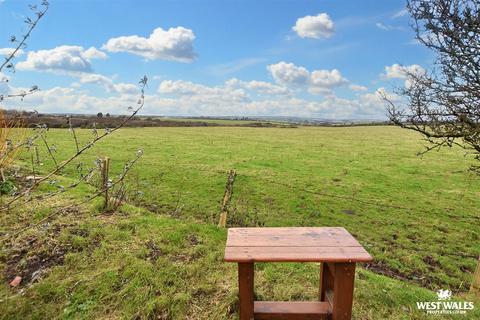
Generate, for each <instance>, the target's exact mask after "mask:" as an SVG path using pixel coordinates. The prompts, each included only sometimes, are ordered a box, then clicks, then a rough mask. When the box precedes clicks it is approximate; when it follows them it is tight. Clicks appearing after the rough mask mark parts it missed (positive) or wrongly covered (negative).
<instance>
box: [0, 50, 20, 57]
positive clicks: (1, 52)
mask: <svg viewBox="0 0 480 320" xmlns="http://www.w3.org/2000/svg"><path fill="white" fill-rule="evenodd" d="M14 50H15V48H0V56H5V57H8V56H9V55H11V54H12V53H13V51H14ZM24 53H25V52H24V51H23V50H22V49H18V50H17V53H16V54H15V57H19V56H21V55H22V54H24Z"/></svg>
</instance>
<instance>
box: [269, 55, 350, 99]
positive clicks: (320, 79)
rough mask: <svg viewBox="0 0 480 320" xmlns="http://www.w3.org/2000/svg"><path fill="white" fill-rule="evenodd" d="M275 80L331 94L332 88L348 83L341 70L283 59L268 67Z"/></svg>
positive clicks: (318, 92) (314, 91) (313, 92)
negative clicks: (301, 64) (297, 64)
mask: <svg viewBox="0 0 480 320" xmlns="http://www.w3.org/2000/svg"><path fill="white" fill-rule="evenodd" d="M267 69H268V71H270V74H271V75H272V77H273V79H274V80H275V82H277V83H278V84H281V85H283V86H294V87H296V88H302V87H306V88H307V89H308V91H309V92H310V93H312V94H322V95H331V94H332V89H333V88H335V87H339V86H341V85H344V84H346V83H348V80H347V79H345V78H344V77H343V76H342V74H341V73H340V71H338V70H337V69H333V70H313V71H312V72H310V71H308V70H307V69H306V68H304V67H300V66H296V65H294V64H293V63H286V62H284V61H281V62H279V63H276V64H271V65H269V66H268V67H267Z"/></svg>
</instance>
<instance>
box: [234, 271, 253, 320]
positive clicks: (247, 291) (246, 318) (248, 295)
mask: <svg viewBox="0 0 480 320" xmlns="http://www.w3.org/2000/svg"><path fill="white" fill-rule="evenodd" d="M253 270H254V268H253V263H239V264H238V292H239V298H240V303H239V304H240V308H239V310H240V320H253V274H254V272H253Z"/></svg>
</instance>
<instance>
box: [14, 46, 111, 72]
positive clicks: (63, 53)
mask: <svg viewBox="0 0 480 320" xmlns="http://www.w3.org/2000/svg"><path fill="white" fill-rule="evenodd" d="M105 58H107V55H106V54H105V53H104V52H102V51H99V50H97V49H95V48H94V47H91V48H89V49H87V50H85V49H84V48H83V47H80V46H60V47H56V48H53V49H50V50H39V51H30V52H29V53H28V55H27V59H26V60H25V61H22V62H19V63H18V64H17V66H16V67H17V69H18V70H36V71H47V72H56V73H82V72H92V66H91V63H90V62H91V60H93V59H105Z"/></svg>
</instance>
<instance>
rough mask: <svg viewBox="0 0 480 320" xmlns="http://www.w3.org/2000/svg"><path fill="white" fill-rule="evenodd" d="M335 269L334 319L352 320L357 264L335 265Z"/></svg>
mask: <svg viewBox="0 0 480 320" xmlns="http://www.w3.org/2000/svg"><path fill="white" fill-rule="evenodd" d="M334 269H335V270H334V278H335V280H334V284H333V303H332V304H333V306H332V319H333V320H350V319H351V318H352V303H353V287H354V285H353V282H354V280H355V263H335V266H334Z"/></svg>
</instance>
